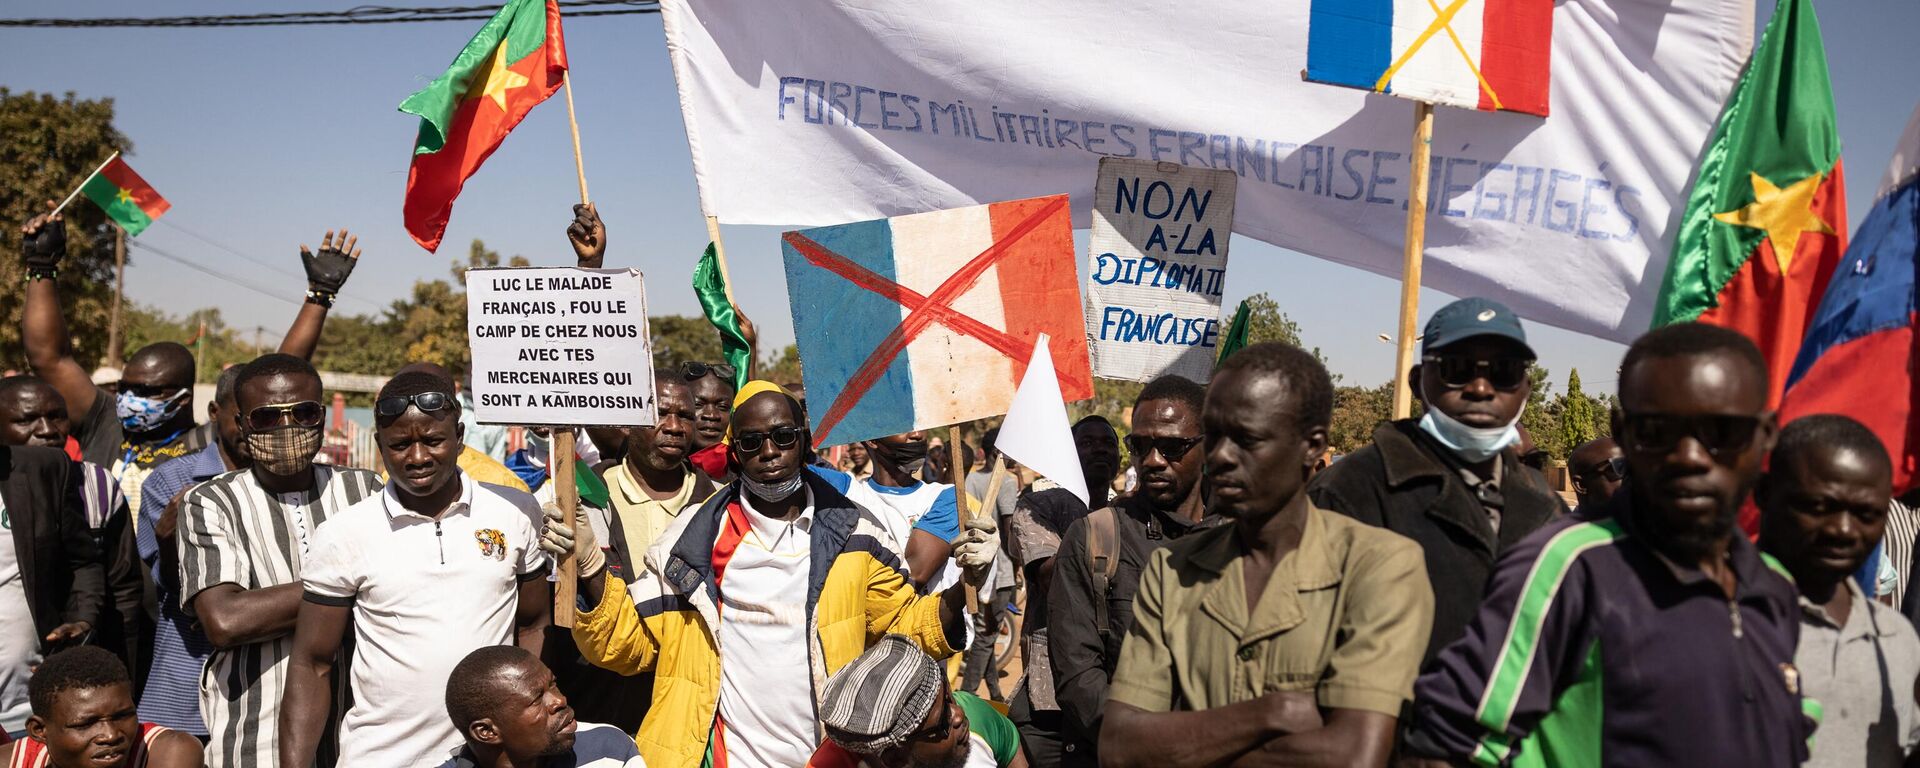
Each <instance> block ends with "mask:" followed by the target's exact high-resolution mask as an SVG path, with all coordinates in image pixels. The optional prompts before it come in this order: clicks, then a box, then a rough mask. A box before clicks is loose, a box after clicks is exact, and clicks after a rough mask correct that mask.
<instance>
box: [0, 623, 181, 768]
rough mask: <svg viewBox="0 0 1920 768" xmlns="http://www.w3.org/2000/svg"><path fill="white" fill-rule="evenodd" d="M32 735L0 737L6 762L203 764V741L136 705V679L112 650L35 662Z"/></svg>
mask: <svg viewBox="0 0 1920 768" xmlns="http://www.w3.org/2000/svg"><path fill="white" fill-rule="evenodd" d="M31 687H32V697H33V717H31V718H29V719H28V720H27V740H25V741H19V742H15V743H12V744H6V745H0V761H4V763H5V764H6V765H7V766H8V767H9V768H200V766H201V765H202V763H201V759H200V758H201V755H200V753H201V749H200V741H199V740H198V739H195V738H194V737H192V736H189V735H187V734H184V733H181V732H179V731H176V730H173V729H171V728H168V727H166V726H162V725H155V724H153V723H142V722H140V718H139V717H138V716H136V715H135V714H134V711H133V679H132V678H131V677H130V676H129V675H128V674H127V668H126V666H124V665H122V664H121V663H120V659H119V658H117V657H115V656H114V655H113V654H112V653H109V652H107V651H106V650H104V649H101V648H95V647H92V646H84V645H83V646H80V647H78V648H71V649H68V650H65V651H61V652H59V653H56V654H54V655H52V656H49V657H47V660H46V662H45V663H43V664H41V665H40V668H39V669H37V670H34V673H33V682H32V684H31Z"/></svg>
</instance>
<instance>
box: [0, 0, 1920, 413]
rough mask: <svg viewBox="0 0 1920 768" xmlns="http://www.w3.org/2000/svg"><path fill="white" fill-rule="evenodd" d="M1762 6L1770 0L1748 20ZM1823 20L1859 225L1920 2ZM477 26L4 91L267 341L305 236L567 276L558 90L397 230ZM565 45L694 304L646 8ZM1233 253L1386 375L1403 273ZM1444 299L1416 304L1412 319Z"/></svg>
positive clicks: (767, 245)
mask: <svg viewBox="0 0 1920 768" xmlns="http://www.w3.org/2000/svg"><path fill="white" fill-rule="evenodd" d="M357 1H358V0H354V2H346V1H345V0H286V1H283V0H272V1H269V0H250V1H249V2H245V3H240V2H233V1H232V0H228V1H227V2H208V1H205V0H177V1H175V2H167V3H150V2H146V3H135V2H83V3H75V2H70V1H60V2H56V1H52V0H9V2H7V3H6V4H5V5H4V7H3V10H0V14H4V15H5V16H7V17H15V18H25V17H47V16H57V17H68V16H136V15H162V14H164V15H187V14H214V13H258V12H271V11H275V10H287V11H292V10H326V9H345V8H348V7H351V6H353V5H355V4H357ZM409 4H419V5H440V4H450V3H439V2H428V1H427V0H409ZM1771 10H1772V4H1771V3H1769V2H1765V1H1764V0H1763V2H1762V7H1760V8H1758V9H1757V10H1756V13H1755V16H1756V23H1757V24H1764V23H1765V21H1766V18H1767V17H1768V15H1769V14H1770V12H1771ZM1821 12H1822V18H1821V22H1822V24H1823V26H1824V30H1825V37H1826V40H1827V44H1828V59H1829V63H1830V68H1831V70H1832V77H1833V81H1834V98H1835V103H1836V107H1837V109H1838V112H1839V120H1840V133H1841V138H1842V142H1843V145H1844V153H1845V159H1846V162H1847V165H1848V169H1847V170H1848V177H1849V178H1848V190H1847V192H1848V197H1849V198H1850V199H1851V201H1852V205H1851V206H1850V208H1851V211H1850V213H1851V214H1852V216H1853V218H1854V222H1853V223H1856V224H1857V223H1858V219H1859V217H1860V216H1862V215H1864V214H1865V212H1866V210H1867V208H1868V204H1869V201H1870V199H1871V195H1872V193H1873V189H1874V186H1875V185H1876V184H1878V181H1879V178H1880V175H1881V173H1882V172H1883V170H1884V168H1885V165H1886V163H1887V158H1888V156H1889V154H1890V153H1891V151H1892V148H1893V143H1894V141H1895V140H1896V139H1897V138H1898V136H1899V132H1900V130H1901V128H1902V127H1903V126H1904V125H1905V123H1906V119H1907V116H1908V115H1909V114H1910V113H1911V112H1912V110H1913V108H1914V105H1915V103H1916V102H1920V79H1915V78H1910V77H1890V76H1889V70H1888V68H1887V66H1886V62H1887V61H1888V60H1889V56H1894V54H1893V53H1892V52H1895V51H1901V50H1906V49H1907V48H1909V47H1911V45H1912V31H1913V30H1915V29H1920V3H1915V2H1905V1H1896V0H1871V2H1858V1H1855V2H1831V1H1829V2H1826V3H1824V4H1822V5H1821ZM477 28H478V22H451V23H435V24H396V25H365V26H347V27H293V28H266V29H73V30H23V29H0V85H5V86H6V87H8V88H11V89H13V90H15V91H28V90H31V91H45V92H53V93H62V92H66V91H73V92H75V93H76V94H78V95H80V96H82V97H85V98H99V97H111V98H113V99H114V100H115V102H116V106H117V115H118V117H117V123H118V125H119V127H120V129H121V131H123V132H124V133H126V134H127V135H128V136H129V137H131V139H132V140H133V142H134V149H135V151H134V153H133V154H131V155H130V156H129V159H130V161H131V162H132V164H133V166H134V167H135V168H136V169H138V170H139V171H140V172H141V174H142V175H144V176H145V177H146V178H147V180H148V181H149V182H151V183H152V184H153V185H154V186H155V187H156V188H158V189H159V190H160V191H161V193H162V194H164V195H166V197H167V198H168V199H169V200H171V201H172V202H173V210H172V211H171V212H170V213H168V214H167V216H166V217H165V218H163V219H162V220H161V221H160V223H158V224H156V225H155V226H153V227H152V228H151V229H149V230H148V231H147V232H146V233H145V234H143V235H141V237H140V238H139V242H140V243H141V244H143V245H150V246H153V247H155V248H158V249H160V250H163V251H165V252H167V253H170V254H174V255H176V256H180V257H183V258H187V259H190V260H192V261H194V262H196V263H199V264H202V265H205V266H207V267H209V268H211V269H214V270H216V271H219V272H222V273H224V274H227V275H230V276H232V277H234V278H235V279H236V280H238V281H241V282H243V283H246V284H247V285H249V286H252V287H258V288H264V289H268V292H269V293H271V294H273V295H267V293H263V292H260V291H256V290H254V289H253V288H251V287H242V286H237V285H234V284H232V283H229V282H224V281H220V280H216V279H214V278H211V277H208V276H206V275H204V274H201V273H198V272H194V271H192V270H187V269H183V268H180V267H178V266H177V265H175V264H173V263H172V262H169V261H166V260H164V259H162V258H156V257H154V256H153V255H151V254H146V253H142V252H141V251H139V250H134V251H132V252H131V253H132V258H133V263H132V265H131V266H130V267H129V268H128V292H129V294H130V295H131V297H132V298H133V299H134V300H136V301H139V302H142V303H146V304H151V305H159V306H162V307H165V308H167V309H169V310H172V311H175V312H185V311H187V310H191V309H194V308H197V307H201V306H219V307H220V308H221V310H222V312H223V313H224V315H225V316H226V318H227V320H228V322H229V324H231V325H233V326H235V327H238V328H241V329H245V330H250V329H252V328H254V327H255V326H265V327H266V328H267V329H268V330H267V334H268V335H269V336H272V335H274V334H277V333H279V332H281V331H282V330H283V329H284V328H285V326H286V325H287V323H288V322H290V320H291V319H292V316H293V313H294V311H295V309H296V303H295V302H297V301H298V299H299V297H300V295H301V294H302V293H303V292H304V290H305V284H304V278H302V277H300V274H301V273H300V265H299V258H298V253H299V245H300V244H302V243H306V244H309V245H317V244H318V242H319V239H320V236H321V235H322V234H323V233H324V232H325V231H326V230H327V229H329V228H337V227H342V226H345V227H349V228H351V229H353V230H354V231H356V232H357V233H359V234H360V235H361V245H362V247H363V248H364V249H365V251H366V254H365V256H364V260H363V262H362V264H361V265H360V267H359V268H358V270H357V271H356V272H355V274H354V277H353V280H352V282H351V283H350V284H349V285H348V286H347V289H346V291H345V292H344V294H343V296H342V298H341V301H340V303H339V304H338V305H337V309H336V311H345V312H355V313H357V312H369V311H373V310H375V309H377V308H378V307H381V306H384V305H386V304H387V303H388V302H389V301H391V300H393V299H395V298H399V297H401V296H403V295H405V294H406V292H407V291H408V289H409V287H410V286H411V285H412V284H413V282H414V281H415V280H416V279H419V278H430V277H441V276H444V275H445V274H446V269H447V266H448V263H449V261H450V260H451V259H453V258H462V259H464V258H465V255H466V249H467V243H468V242H469V241H470V240H472V239H473V238H476V237H478V238H481V239H484V240H485V241H486V242H487V245H488V246H489V247H491V248H493V249H495V250H498V251H500V252H501V253H503V254H507V255H512V254H519V255H523V256H526V257H527V258H529V259H531V260H532V261H533V262H534V263H535V264H563V263H571V261H572V253H571V251H570V250H569V249H568V247H567V244H566V241H565V236H564V234H563V230H564V229H565V227H566V224H567V222H568V221H569V219H570V217H571V212H570V210H569V206H570V205H572V204H573V203H574V202H575V201H576V200H577V189H576V186H575V182H574V174H573V158H572V150H571V143H570V140H569V138H568V134H567V121H566V109H565V106H564V104H563V102H562V100H561V99H559V98H555V99H553V100H552V101H551V102H549V103H548V104H545V105H543V106H541V107H540V108H538V109H536V110H534V112H533V114H532V115H531V116H530V117H529V118H528V119H527V121H526V122H525V123H523V124H522V125H521V127H520V128H519V129H518V130H517V131H515V133H514V134H513V135H512V137H510V138H509V139H508V140H507V142H506V144H505V145H504V146H503V147H502V148H501V149H500V151H499V152H498V153H496V154H495V155H494V156H493V158H492V159H491V160H489V161H488V163H487V165H486V167H485V168H483V169H482V170H481V172H480V173H479V175H477V176H476V177H475V178H474V179H473V180H472V181H471V182H469V184H468V185H467V189H466V191H465V193H464V194H463V195H462V196H461V198H460V201H459V203H458V204H457V205H456V206H455V209H454V214H453V220H452V223H451V225H450V226H449V227H448V229H447V235H446V241H445V244H444V245H443V246H442V248H441V254H439V255H434V254H428V253H426V252H425V251H423V250H421V249H420V248H419V247H418V246H416V245H414V244H413V242H412V241H411V240H409V239H408V238H407V235H406V232H405V230H404V229H403V228H402V226H401V218H400V202H401V197H402V193H403V192H404V190H405V187H406V173H407V160H408V153H409V150H410V149H411V147H412V143H413V136H414V132H415V128H416V126H417V123H416V121H415V119H414V118H412V117H410V116H407V115H402V114H400V113H398V112H396V111H395V110H394V107H395V106H396V105H398V104H399V103H400V101H401V100H402V99H404V98H406V96H407V95H408V94H409V93H411V92H413V91H414V90H417V89H418V88H420V87H421V86H423V85H425V84H426V83H427V82H428V81H429V80H431V79H432V78H433V77H434V76H435V75H437V74H439V73H440V72H441V71H442V70H443V69H444V68H445V67H446V65H447V62H448V61H449V60H450V59H451V58H452V56H453V54H454V53H456V52H457V51H458V50H459V49H460V46H461V45H462V44H463V43H465V42H466V40H467V38H468V37H470V36H471V35H472V34H473V31H474V30H475V29H477ZM567 42H568V46H567V47H568V53H569V54H570V56H571V57H572V60H573V67H574V69H573V78H574V88H575V94H574V95H575V102H576V106H577V108H578V111H579V119H580V132H581V142H582V144H583V148H584V152H585V156H586V163H587V180H588V182H589V184H590V185H591V187H592V192H593V197H594V201H595V202H596V203H597V204H598V205H599V208H600V211H601V213H602V215H603V216H604V217H605V218H606V220H607V223H608V227H609V229H610V234H609V241H610V243H611V250H610V252H609V255H608V264H609V266H613V265H637V266H639V267H640V268H641V269H642V270H644V271H645V272H646V274H647V278H648V282H649V283H650V287H651V290H649V291H648V293H649V296H648V300H649V301H650V302H651V304H652V306H651V307H650V309H651V310H652V311H653V312H654V313H656V314H673V313H679V314H691V313H695V312H697V311H698V307H697V305H696V304H695V303H694V300H693V296H692V292H691V291H690V290H688V289H686V288H685V286H687V285H688V283H689V279H690V275H691V272H692V267H693V262H694V259H695V258H696V257H697V256H698V254H699V252H700V250H701V248H703V247H704V246H705V244H706V239H707V237H706V229H705V225H704V223H703V222H702V220H701V216H700V210H699V204H698V201H697V199H696V197H695V189H694V181H693V169H692V166H691V163H690V161H689V159H688V155H687V145H686V134H685V131H684V129H683V127H682V125H681V122H680V114H679V109H678V106H677V101H676V97H675V95H674V90H673V77H672V73H671V70H670V68H669V66H668V62H667V55H666V51H665V48H664V39H663V36H662V33H661V28H660V20H659V17H658V16H654V15H643V16H615V17H600V18H580V19H573V20H569V21H568V23H567ZM1894 57H1895V58H1898V57H1897V56H1894ZM1082 234H1083V235H1084V233H1082ZM778 235H779V230H778V229H777V228H773V227H745V226H727V227H725V228H724V235H723V237H724V239H725V241H726V245H727V251H728V258H729V261H730V262H731V267H732V270H733V274H734V275H735V281H736V286H735V288H736V293H737V296H738V298H739V299H740V301H741V302H742V304H743V305H744V307H745V309H746V311H747V312H748V313H749V314H750V315H751V316H752V317H754V319H755V320H756V321H758V322H759V323H760V325H761V327H762V328H763V329H764V330H763V335H764V337H765V339H766V340H765V342H763V347H764V346H766V345H768V344H778V345H785V344H787V343H790V342H791V341H792V335H793V331H792V319H791V318H790V317H789V316H788V314H787V302H786V286H785V281H784V277H783V276H782V275H783V272H782V269H781V266H780V251H779V244H778V240H777V238H778ZM1082 242H1083V243H1084V237H1083V239H1082ZM1232 247H1233V263H1234V264H1236V265H1241V264H1250V263H1253V262H1260V263H1261V264H1263V265H1274V266H1276V267H1278V268H1263V269H1258V270H1252V269H1241V270H1236V271H1235V272H1234V273H1233V275H1232V277H1231V278H1230V279H1229V283H1228V288H1227V296H1226V300H1227V302H1229V304H1231V303H1233V302H1237V301H1239V300H1240V299H1241V298H1242V297H1244V296H1246V295H1247V294H1250V293H1254V292H1259V291H1266V292H1268V293H1270V294H1271V295H1272V296H1273V297H1274V298H1275V299H1277V300H1278V301H1279V303H1280V306H1281V308H1282V309H1283V310H1284V311H1286V312H1287V313H1288V314H1289V315H1291V316H1292V317H1293V318H1294V319H1295V320H1298V321H1299V322H1300V324H1301V325H1302V327H1303V328H1304V336H1305V341H1306V343H1307V344H1308V345H1309V346H1317V347H1320V348H1321V349H1322V351H1323V352H1324V353H1325V354H1326V355H1327V357H1328V359H1329V360H1330V361H1331V364H1332V369H1333V371H1334V372H1335V373H1337V374H1341V375H1343V376H1344V378H1345V383H1349V384H1369V385H1370V384H1375V383H1378V382H1381V381H1385V380H1387V379H1388V378H1389V377H1390V376H1391V370H1392V358H1393V349H1392V347H1391V346H1389V345H1387V344H1385V343H1382V342H1381V341H1380V340H1379V339H1378V338H1377V336H1378V335H1379V334H1381V333H1386V332H1391V331H1393V329H1394V322H1395V312H1396V307H1397V306H1398V298H1399V285H1398V283H1397V282H1396V281H1394V280H1389V279H1386V278H1382V277H1379V276H1376V275H1373V274H1371V273H1367V272H1362V271H1360V270H1356V269H1352V268H1348V267H1343V266H1339V265H1335V264H1331V263H1328V262H1323V261H1320V260H1317V259H1314V258H1311V257H1308V256H1305V255H1302V254H1298V253H1295V252H1292V251H1286V250H1282V249H1279V248H1276V247H1273V246H1269V245H1266V244H1264V243H1259V242H1256V241H1253V240H1251V239H1248V238H1236V239H1235V240H1234V242H1233V246H1232ZM1282 276H1284V277H1282ZM1329 288H1333V289H1334V290H1329ZM1449 298H1450V297H1447V296H1446V295H1444V294H1441V293H1438V292H1436V291H1431V290H1428V291H1423V293H1422V296H1421V308H1422V312H1421V316H1422V321H1423V322H1424V319H1425V316H1426V315H1427V314H1430V313H1431V312H1432V311H1433V310H1434V309H1437V308H1438V307H1439V306H1440V305H1441V304H1443V303H1444V302H1445V301H1447V300H1448V299H1449ZM1568 300H1569V301H1578V300H1579V297H1576V296H1569V297H1568ZM1528 331H1529V333H1530V334H1532V338H1533V341H1534V346H1535V348H1536V349H1538V351H1539V352H1540V354H1541V363H1542V364H1543V365H1545V366H1546V367H1548V368H1549V369H1551V371H1552V372H1553V377H1554V380H1555V382H1556V384H1558V383H1559V382H1563V381H1564V380H1565V377H1566V372H1567V369H1568V368H1571V367H1578V368H1579V369H1581V371H1582V374H1583V376H1582V377H1583V379H1584V380H1585V382H1586V384H1587V387H1588V388H1589V389H1594V390H1600V391H1612V388H1613V384H1614V376H1613V374H1612V370H1613V368H1614V367H1615V366H1616V365H1617V364H1618V362H1619V356H1620V353H1621V352H1622V351H1623V348H1622V347H1621V346H1620V345H1618V344H1615V343H1613V342H1609V341H1603V340H1599V339H1594V338H1591V337H1588V336H1583V335H1580V334H1574V333H1570V332H1566V331H1561V330H1558V329H1553V328H1548V327H1545V326H1540V325H1537V324H1531V323H1530V324H1529V328H1528ZM1558 388H1559V387H1558V386H1556V389H1558Z"/></svg>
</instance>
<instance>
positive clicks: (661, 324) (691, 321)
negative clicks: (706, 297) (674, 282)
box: [647, 315, 723, 371]
mask: <svg viewBox="0 0 1920 768" xmlns="http://www.w3.org/2000/svg"><path fill="white" fill-rule="evenodd" d="M647 327H648V330H649V331H650V332H651V334H650V335H651V337H652V340H653V369H654V370H656V371H667V370H672V369H673V367H674V366H677V365H679V364H681V363H683V362H699V363H713V362H719V361H720V360H722V359H723V357H722V355H721V351H720V332H719V331H716V330H714V329H713V325H712V324H711V323H708V322H707V319H706V318H705V317H702V316H699V315H693V316H687V315H660V316H657V317H649V318H647Z"/></svg>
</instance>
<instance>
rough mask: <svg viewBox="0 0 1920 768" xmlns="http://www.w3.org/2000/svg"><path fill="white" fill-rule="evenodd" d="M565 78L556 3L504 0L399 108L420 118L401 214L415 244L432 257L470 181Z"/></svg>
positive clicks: (565, 71)
mask: <svg viewBox="0 0 1920 768" xmlns="http://www.w3.org/2000/svg"><path fill="white" fill-rule="evenodd" d="M566 73H567V46H566V42H565V40H564V39H562V37H561V34H560V7H559V6H558V5H557V4H555V3H554V1H553V0H509V2H508V3H507V4H506V5H505V6H503V7H502V8H501V9H500V12H499V13H495V14H494V15H493V18H491V19H488V20H487V23H486V25H485V26H483V27H481V28H480V32H479V33H478V34H476V35H474V36H473V39H472V40H469V41H467V47H465V48H463V49H461V51H460V55H458V56H455V57H454V59H453V65H452V66H450V67H448V68H447V71H446V72H445V73H443V74H441V75H440V76H439V77H437V78H435V79H434V81H433V83H432V84H431V85H428V86H427V87H426V88H425V89H422V90H421V91H420V92H419V93H415V94H414V95H412V96H409V97H407V100H406V101H404V102H401V104H400V111H402V112H406V113H408V114H413V115H419V116H420V134H419V136H418V137H417V138H416V139H415V140H414V145H413V167H412V168H411V169H410V170H409V171H408V172H407V202H406V209H405V217H406V224H407V232H408V233H409V234H411V235H413V240H414V242H416V243H419V244H420V246H421V247H423V248H426V249H427V250H429V251H431V250H434V249H436V248H438V247H440V236H441V235H442V234H444V233H445V232H446V230H447V218H448V217H449V216H450V215H452V213H453V199H454V198H455V197H458V196H459V195H460V188H461V187H462V186H463V185H465V184H466V183H467V177H469V176H472V175H473V173H474V171H477V170H479V169H480V164H481V163H484V162H486V161H487V157H488V156H490V155H492V154H493V151H494V150H495V149H498V148H499V147H500V142H501V141H502V140H504V139H505V138H506V137H507V132H509V131H512V130H513V127H514V126H516V125H519V124H520V121H521V119H523V118H525V117H526V116H527V113H528V112H530V111H532V110H533V107H534V105H536V104H539V103H540V102H542V101H546V99H547V97H549V96H552V95H553V92H554V91H557V90H559V89H560V86H561V84H562V82H563V80H564V78H565V77H566Z"/></svg>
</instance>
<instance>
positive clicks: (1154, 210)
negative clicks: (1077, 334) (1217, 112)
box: [1087, 157, 1239, 382]
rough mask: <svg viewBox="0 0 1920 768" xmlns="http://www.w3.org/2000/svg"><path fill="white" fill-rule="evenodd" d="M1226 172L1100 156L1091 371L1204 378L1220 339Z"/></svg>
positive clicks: (1092, 241)
mask: <svg viewBox="0 0 1920 768" xmlns="http://www.w3.org/2000/svg"><path fill="white" fill-rule="evenodd" d="M1238 181H1239V177H1238V176H1235V175H1234V173H1233V172H1232V171H1224V170H1222V171H1215V170H1207V169H1203V168H1189V167H1186V166H1182V165H1179V164H1177V163H1166V162H1160V163H1156V162H1153V161H1149V160H1125V159H1121V158H1116V157H1108V158H1102V159H1101V160H1100V177H1099V180H1098V181H1096V182H1095V183H1094V188H1093V232H1092V233H1091V235H1090V236H1089V237H1088V240H1087V250H1088V254H1087V305H1088V306H1087V340H1088V347H1089V348H1090V349H1091V350H1092V352H1093V375H1095V376H1099V377H1102V378H1108V379H1122V380H1126V381H1151V380H1153V379H1155V378H1158V377H1160V376H1162V375H1165V374H1178V375H1180V376H1184V377H1186V378H1188V379H1192V380H1194V381H1198V382H1205V381H1206V380H1207V377H1208V376H1209V375H1210V374H1212V373H1213V361H1214V357H1215V356H1216V352H1217V350H1218V344H1219V341H1220V332H1221V328H1220V291H1221V289H1222V288H1223V287H1224V286H1225V284H1226V278H1227V239H1228V237H1229V236H1230V235H1231V233H1232V232H1233V204H1234V190H1235V186H1234V185H1235V183H1236V182H1238Z"/></svg>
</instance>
